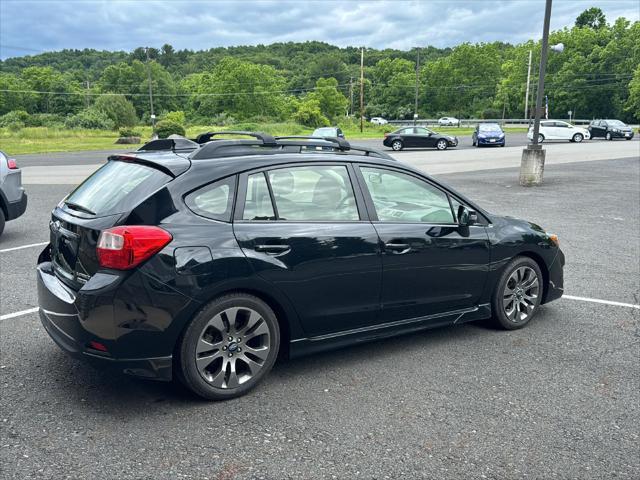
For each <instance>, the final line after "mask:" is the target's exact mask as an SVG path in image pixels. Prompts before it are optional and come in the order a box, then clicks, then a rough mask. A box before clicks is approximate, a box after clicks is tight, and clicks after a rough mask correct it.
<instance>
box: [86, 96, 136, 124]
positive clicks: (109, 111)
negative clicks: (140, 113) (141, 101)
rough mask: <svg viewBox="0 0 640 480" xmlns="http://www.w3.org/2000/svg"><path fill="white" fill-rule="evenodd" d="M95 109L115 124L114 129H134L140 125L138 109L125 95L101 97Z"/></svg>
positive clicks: (94, 106)
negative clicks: (137, 114)
mask: <svg viewBox="0 0 640 480" xmlns="http://www.w3.org/2000/svg"><path fill="white" fill-rule="evenodd" d="M93 108H94V109H96V110H98V111H100V112H103V113H104V114H105V115H106V116H107V117H108V118H109V119H110V120H111V121H112V122H113V128H121V127H133V126H135V125H136V124H137V123H138V117H137V116H136V109H135V108H134V106H133V103H131V102H130V101H129V100H127V99H126V98H125V97H124V95H104V96H101V97H99V98H98V99H97V100H96V103H95V104H94V105H93Z"/></svg>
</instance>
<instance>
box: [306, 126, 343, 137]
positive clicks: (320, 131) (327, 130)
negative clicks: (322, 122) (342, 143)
mask: <svg viewBox="0 0 640 480" xmlns="http://www.w3.org/2000/svg"><path fill="white" fill-rule="evenodd" d="M311 136H312V137H340V138H344V133H342V129H341V128H340V127H321V128H316V129H315V130H314V131H313V133H312V134H311Z"/></svg>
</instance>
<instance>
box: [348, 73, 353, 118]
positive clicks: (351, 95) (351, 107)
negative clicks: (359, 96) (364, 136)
mask: <svg viewBox="0 0 640 480" xmlns="http://www.w3.org/2000/svg"><path fill="white" fill-rule="evenodd" d="M349 105H350V107H349V113H350V114H351V115H353V77H349Z"/></svg>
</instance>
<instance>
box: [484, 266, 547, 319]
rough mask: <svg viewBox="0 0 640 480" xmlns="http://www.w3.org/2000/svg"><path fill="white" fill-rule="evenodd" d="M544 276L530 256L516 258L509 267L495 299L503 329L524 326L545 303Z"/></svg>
mask: <svg viewBox="0 0 640 480" xmlns="http://www.w3.org/2000/svg"><path fill="white" fill-rule="evenodd" d="M542 293H543V283H542V273H541V272H540V267H539V266H538V264H537V263H536V262H535V261H534V260H532V259H531V258H529V257H515V258H514V259H513V260H511V262H509V264H508V265H507V266H506V268H505V269H504V271H503V272H502V275H501V276H500V280H498V283H497V285H496V288H495V290H494V292H493V297H492V307H493V318H494V321H495V322H496V323H497V324H498V325H499V326H500V327H502V328H505V329H507V330H516V329H518V328H522V327H524V326H525V325H526V324H527V323H529V321H530V320H531V318H532V317H533V316H534V315H535V313H536V312H537V311H538V307H539V306H540V302H541V300H542Z"/></svg>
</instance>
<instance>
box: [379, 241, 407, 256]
mask: <svg viewBox="0 0 640 480" xmlns="http://www.w3.org/2000/svg"><path fill="white" fill-rule="evenodd" d="M384 248H385V250H389V251H391V252H393V253H395V254H397V255H402V254H403V253H407V252H409V250H411V246H410V245H409V244H408V243H385V244H384Z"/></svg>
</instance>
